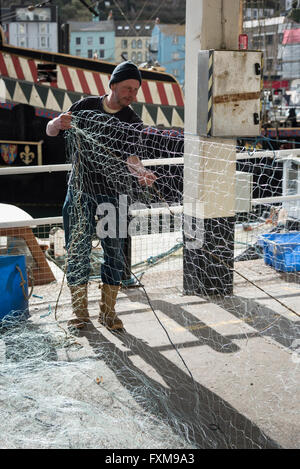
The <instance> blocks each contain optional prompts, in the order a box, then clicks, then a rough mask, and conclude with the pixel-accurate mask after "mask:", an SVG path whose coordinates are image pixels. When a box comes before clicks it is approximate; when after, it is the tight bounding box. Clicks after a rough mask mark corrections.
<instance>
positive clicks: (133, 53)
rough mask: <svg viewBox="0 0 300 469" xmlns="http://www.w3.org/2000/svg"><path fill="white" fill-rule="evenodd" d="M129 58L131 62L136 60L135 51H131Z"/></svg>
mask: <svg viewBox="0 0 300 469" xmlns="http://www.w3.org/2000/svg"><path fill="white" fill-rule="evenodd" d="M131 60H132V61H133V62H135V61H136V52H132V53H131Z"/></svg>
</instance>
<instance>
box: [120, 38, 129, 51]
mask: <svg viewBox="0 0 300 469" xmlns="http://www.w3.org/2000/svg"><path fill="white" fill-rule="evenodd" d="M127 47H128V41H127V39H122V41H121V48H122V49H127Z"/></svg>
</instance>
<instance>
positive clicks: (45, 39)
mask: <svg viewBox="0 0 300 469" xmlns="http://www.w3.org/2000/svg"><path fill="white" fill-rule="evenodd" d="M40 47H42V48H43V49H45V47H49V37H47V36H41V37H40Z"/></svg>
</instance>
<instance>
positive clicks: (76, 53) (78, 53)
mask: <svg viewBox="0 0 300 469" xmlns="http://www.w3.org/2000/svg"><path fill="white" fill-rule="evenodd" d="M75 55H76V56H77V57H80V56H81V49H76V50H75Z"/></svg>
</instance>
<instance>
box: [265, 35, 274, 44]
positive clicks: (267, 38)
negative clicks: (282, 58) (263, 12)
mask: <svg viewBox="0 0 300 469" xmlns="http://www.w3.org/2000/svg"><path fill="white" fill-rule="evenodd" d="M266 44H269V45H271V44H273V34H267V35H266Z"/></svg>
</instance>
